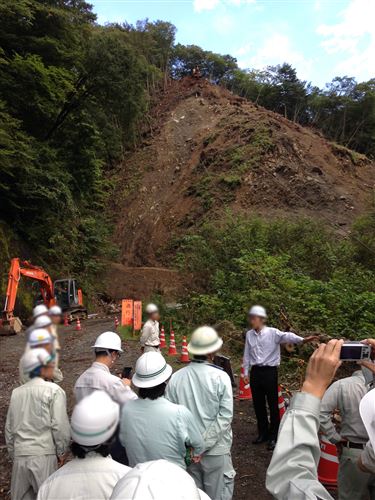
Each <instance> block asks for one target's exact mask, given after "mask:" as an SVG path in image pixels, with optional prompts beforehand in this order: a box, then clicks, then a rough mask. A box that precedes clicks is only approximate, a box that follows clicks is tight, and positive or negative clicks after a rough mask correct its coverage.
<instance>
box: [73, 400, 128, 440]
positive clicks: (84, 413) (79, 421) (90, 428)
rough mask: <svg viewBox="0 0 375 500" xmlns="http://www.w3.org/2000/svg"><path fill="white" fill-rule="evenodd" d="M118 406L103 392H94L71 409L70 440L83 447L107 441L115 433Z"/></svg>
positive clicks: (118, 413) (118, 412)
mask: <svg viewBox="0 0 375 500" xmlns="http://www.w3.org/2000/svg"><path fill="white" fill-rule="evenodd" d="M119 420H120V406H119V405H118V404H117V403H116V402H115V401H113V399H112V398H111V397H110V396H108V394H107V393H106V392H104V391H94V392H92V393H91V394H90V395H89V396H86V397H85V398H83V399H81V401H80V402H79V403H78V404H76V406H75V407H74V409H73V413H72V419H71V422H70V427H71V434H72V439H73V441H75V442H76V443H78V444H81V445H83V446H96V445H98V444H102V443H105V442H106V441H108V440H109V439H110V438H111V437H112V436H113V434H114V433H115V432H116V428H117V425H118V423H119Z"/></svg>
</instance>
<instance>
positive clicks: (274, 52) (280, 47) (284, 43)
mask: <svg viewBox="0 0 375 500" xmlns="http://www.w3.org/2000/svg"><path fill="white" fill-rule="evenodd" d="M251 47H252V46H251V45H249V49H251ZM243 48H244V47H242V49H243ZM239 50H241V49H239ZM239 55H240V54H239ZM242 55H243V56H244V54H243V53H242ZM284 62H287V63H289V64H291V65H292V66H293V67H294V68H296V69H297V73H298V76H299V77H300V78H302V79H307V80H309V78H310V75H311V68H312V61H311V60H309V59H306V58H305V57H304V55H303V54H302V52H299V51H298V50H297V49H295V48H294V47H293V46H292V42H291V40H290V39H289V37H288V36H287V35H284V34H282V33H274V34H273V35H271V36H269V37H267V38H266V39H265V40H264V42H263V43H262V45H260V46H259V47H258V48H256V50H255V52H254V53H253V54H251V53H249V54H248V57H242V58H241V59H239V61H238V64H239V65H240V66H241V67H242V68H255V69H263V68H265V67H266V66H272V65H276V64H282V63H284Z"/></svg>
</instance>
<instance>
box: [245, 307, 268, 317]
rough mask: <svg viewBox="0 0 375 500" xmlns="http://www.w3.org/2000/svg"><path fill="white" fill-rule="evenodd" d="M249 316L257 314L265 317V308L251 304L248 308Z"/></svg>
mask: <svg viewBox="0 0 375 500" xmlns="http://www.w3.org/2000/svg"><path fill="white" fill-rule="evenodd" d="M249 316H259V318H264V319H265V318H267V313H266V310H265V309H264V307H263V306H253V307H252V308H251V309H250V310H249Z"/></svg>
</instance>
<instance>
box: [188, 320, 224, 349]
mask: <svg viewBox="0 0 375 500" xmlns="http://www.w3.org/2000/svg"><path fill="white" fill-rule="evenodd" d="M222 345H223V340H222V339H221V338H220V337H219V335H218V334H217V331H216V330H215V329H214V328H212V327H211V326H200V327H199V328H197V329H196V330H195V332H193V335H192V336H191V339H190V342H189V344H188V351H189V352H190V354H193V355H196V356H199V355H202V356H204V355H205V354H210V353H213V352H216V351H218V350H219V349H220V348H221V346H222Z"/></svg>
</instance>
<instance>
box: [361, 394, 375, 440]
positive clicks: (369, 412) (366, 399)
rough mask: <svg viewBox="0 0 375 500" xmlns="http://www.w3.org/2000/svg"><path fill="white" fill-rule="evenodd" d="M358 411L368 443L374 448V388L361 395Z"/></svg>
mask: <svg viewBox="0 0 375 500" xmlns="http://www.w3.org/2000/svg"><path fill="white" fill-rule="evenodd" d="M359 413H360V415H361V418H362V421H363V425H364V426H365V429H366V431H367V434H368V437H369V440H370V443H371V444H372V447H373V448H374V450H375V389H372V390H371V391H369V392H368V393H367V394H365V395H364V396H363V398H362V399H361V402H360V403H359Z"/></svg>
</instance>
